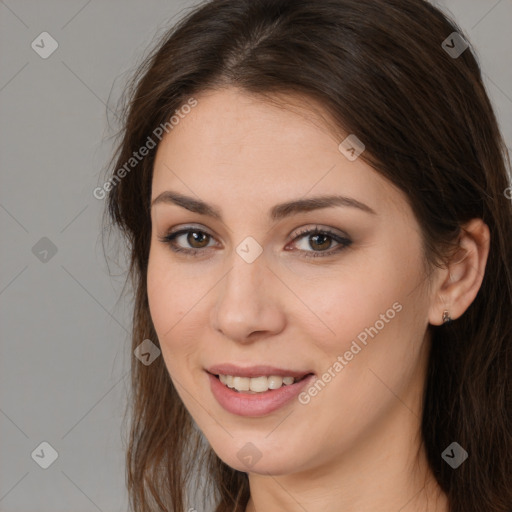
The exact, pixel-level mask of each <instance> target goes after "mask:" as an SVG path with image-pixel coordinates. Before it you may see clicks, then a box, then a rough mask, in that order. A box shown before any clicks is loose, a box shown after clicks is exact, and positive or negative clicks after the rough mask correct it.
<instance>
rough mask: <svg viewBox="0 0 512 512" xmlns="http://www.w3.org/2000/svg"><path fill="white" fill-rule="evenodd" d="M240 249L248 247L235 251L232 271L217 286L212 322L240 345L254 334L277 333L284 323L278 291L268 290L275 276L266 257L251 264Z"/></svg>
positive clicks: (257, 258)
mask: <svg viewBox="0 0 512 512" xmlns="http://www.w3.org/2000/svg"><path fill="white" fill-rule="evenodd" d="M249 244H250V242H249ZM241 249H247V247H246V246H244V244H243V243H242V244H240V246H239V247H238V248H236V251H235V250H233V254H232V258H231V261H230V263H231V268H230V270H229V271H228V272H227V274H226V275H225V278H224V279H222V281H221V283H219V285H218V292H217V295H216V297H215V306H214V308H213V318H212V324H213V327H214V328H215V329H216V330H218V331H221V332H222V333H223V334H224V335H225V336H228V337H230V338H232V339H236V340H239V341H242V340H244V339H245V338H247V337H248V336H250V334H251V333H252V332H254V331H275V330H278V329H280V327H281V326H282V322H283V318H282V312H281V311H280V310H279V307H278V304H277V302H276V297H275V287H274V286H269V282H270V280H272V279H275V276H274V275H273V273H272V272H270V270H269V269H268V268H267V262H266V259H265V257H264V253H260V254H259V255H258V256H257V257H256V258H255V259H254V260H252V261H251V259H250V258H249V259H247V258H245V257H244V253H243V251H242V256H240V254H239V251H240V250H241ZM250 250H251V248H250V245H249V253H250ZM272 292H273V293H272Z"/></svg>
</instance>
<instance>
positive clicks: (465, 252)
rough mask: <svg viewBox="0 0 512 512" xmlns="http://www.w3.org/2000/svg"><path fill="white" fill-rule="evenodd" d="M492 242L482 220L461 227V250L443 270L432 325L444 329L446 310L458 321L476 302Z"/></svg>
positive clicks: (430, 319)
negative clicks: (444, 313) (441, 326)
mask: <svg viewBox="0 0 512 512" xmlns="http://www.w3.org/2000/svg"><path fill="white" fill-rule="evenodd" d="M490 239H491V237H490V232H489V227H488V226H487V224H485V222H484V221H483V220H482V219H472V220H471V221H469V222H468V223H467V224H465V225H464V226H462V233H461V236H460V238H459V249H458V250H457V251H456V254H455V255H454V256H453V258H452V261H450V262H449V263H448V266H447V267H446V268H445V269H443V271H442V274H441V279H440V280H439V281H438V282H439V284H438V285H437V290H435V291H434V297H435V299H434V301H433V303H432V305H431V307H430V310H429V323H431V324H432V325H442V323H443V311H445V310H447V311H448V314H449V315H450V317H451V319H452V320H455V319H456V318H459V317H460V316H461V315H462V314H463V313H464V312H465V311H466V309H467V308H468V307H469V306H470V304H471V303H472V302H473V300H474V299H475V297H476V295H477V293H478V290H479V289H480V286H481V284H482V281H483V278H484V273H485V266H486V263H487V257H488V255H489V245H490Z"/></svg>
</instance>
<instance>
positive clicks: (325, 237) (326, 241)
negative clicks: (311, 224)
mask: <svg viewBox="0 0 512 512" xmlns="http://www.w3.org/2000/svg"><path fill="white" fill-rule="evenodd" d="M318 238H320V239H324V243H322V242H320V243H317V242H313V244H311V243H310V245H311V247H312V248H313V249H314V248H315V247H314V245H317V246H323V247H317V248H319V249H328V248H329V246H330V237H329V236H328V235H323V234H321V233H319V234H316V235H311V239H312V240H315V239H318ZM326 244H327V246H326Z"/></svg>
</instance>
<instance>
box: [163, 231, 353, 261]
mask: <svg viewBox="0 0 512 512" xmlns="http://www.w3.org/2000/svg"><path fill="white" fill-rule="evenodd" d="M188 233H202V234H205V235H207V236H209V237H212V236H211V235H210V234H209V233H206V232H205V231H203V230H201V229H196V228H187V229H180V230H179V231H176V232H174V233H169V234H168V235H166V236H163V237H159V240H160V241H161V242H163V243H165V244H167V245H169V247H170V249H171V250H172V251H174V252H176V253H184V254H185V255H187V256H191V257H195V256H198V254H199V253H200V252H203V251H204V249H205V248H203V249H183V248H182V247H179V246H177V245H175V239H176V238H177V237H179V236H180V235H184V234H188ZM306 235H309V236H312V235H326V236H327V237H329V238H332V239H333V240H334V241H335V242H337V243H339V244H340V246H338V247H337V248H335V249H331V250H328V251H303V250H299V252H302V253H303V256H304V257H305V258H318V257H327V256H332V255H334V254H337V253H339V252H341V251H343V250H344V249H346V248H347V247H349V246H350V245H351V244H352V240H349V239H348V238H345V237H342V236H340V235H338V234H337V233H334V232H333V231H331V230H330V229H320V228H319V227H318V226H316V227H315V228H314V229H303V230H301V231H300V232H299V233H297V235H296V236H295V238H294V239H293V240H292V242H296V241H297V240H299V239H301V238H304V237H305V236H306ZM212 238H213V237H212ZM308 253H312V254H308Z"/></svg>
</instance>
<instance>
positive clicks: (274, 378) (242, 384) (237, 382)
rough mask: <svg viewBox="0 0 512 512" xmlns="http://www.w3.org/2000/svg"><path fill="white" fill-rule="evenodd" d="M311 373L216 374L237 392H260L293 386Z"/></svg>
mask: <svg viewBox="0 0 512 512" xmlns="http://www.w3.org/2000/svg"><path fill="white" fill-rule="evenodd" d="M310 375H312V374H311V373H308V374H306V375H303V376H302V377H292V376H284V377H282V376H280V375H270V376H268V377H267V376H265V375H262V376H259V377H239V376H234V375H224V374H218V375H214V376H215V377H216V378H217V379H218V380H220V382H222V384H224V385H225V386H226V387H228V388H230V389H232V390H233V391H236V392H237V393H247V394H258V393H266V392H267V391H273V390H277V389H280V388H282V387H285V386H291V385H293V384H295V383H297V382H300V381H301V380H304V379H305V378H306V377H309V376H310Z"/></svg>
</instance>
